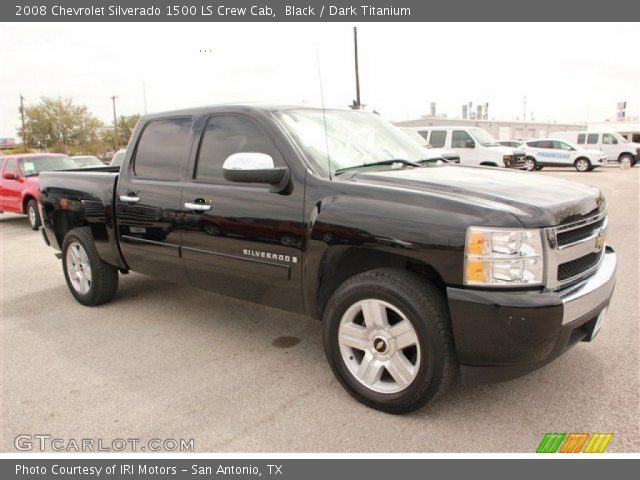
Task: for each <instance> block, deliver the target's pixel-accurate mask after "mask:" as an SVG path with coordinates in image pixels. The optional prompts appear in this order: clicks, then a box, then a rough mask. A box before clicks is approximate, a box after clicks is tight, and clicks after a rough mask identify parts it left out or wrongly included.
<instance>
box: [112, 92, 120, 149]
mask: <svg viewBox="0 0 640 480" xmlns="http://www.w3.org/2000/svg"><path fill="white" fill-rule="evenodd" d="M116 98H118V97H117V96H116V95H113V96H112V97H111V101H112V102H113V143H114V146H115V150H116V151H117V150H118V147H119V145H118V118H117V117H116Z"/></svg>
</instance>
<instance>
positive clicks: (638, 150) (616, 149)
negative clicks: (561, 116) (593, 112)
mask: <svg viewBox="0 0 640 480" xmlns="http://www.w3.org/2000/svg"><path fill="white" fill-rule="evenodd" d="M549 136H550V137H551V138H553V139H558V140H566V141H569V142H571V143H575V144H576V145H578V146H579V147H581V148H588V149H590V150H600V151H601V152H603V153H605V154H606V158H607V161H608V162H622V161H623V160H625V159H626V160H627V161H628V162H629V164H630V165H631V166H632V167H633V166H634V165H635V164H636V163H638V162H639V161H640V143H633V142H629V141H628V140H627V139H626V138H624V137H623V136H622V135H620V134H619V133H617V132H613V131H611V132H607V131H602V130H588V131H586V132H585V131H582V132H555V133H552V134H551V135H549Z"/></svg>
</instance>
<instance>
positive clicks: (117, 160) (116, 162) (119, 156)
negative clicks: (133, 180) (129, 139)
mask: <svg viewBox="0 0 640 480" xmlns="http://www.w3.org/2000/svg"><path fill="white" fill-rule="evenodd" d="M125 153H126V151H125V150H120V151H118V152H117V153H116V154H115V155H114V156H113V158H112V159H111V162H110V163H109V165H111V166H112V167H121V166H122V161H123V160H124V154H125Z"/></svg>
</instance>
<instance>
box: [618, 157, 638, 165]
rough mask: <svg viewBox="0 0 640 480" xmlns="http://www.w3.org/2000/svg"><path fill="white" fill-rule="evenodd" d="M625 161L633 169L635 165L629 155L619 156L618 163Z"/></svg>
mask: <svg viewBox="0 0 640 480" xmlns="http://www.w3.org/2000/svg"><path fill="white" fill-rule="evenodd" d="M625 160H626V161H627V162H629V166H631V167H633V166H634V165H635V164H636V161H635V160H634V158H633V157H632V156H631V155H627V154H625V155H621V156H620V163H623V162H624V161H625Z"/></svg>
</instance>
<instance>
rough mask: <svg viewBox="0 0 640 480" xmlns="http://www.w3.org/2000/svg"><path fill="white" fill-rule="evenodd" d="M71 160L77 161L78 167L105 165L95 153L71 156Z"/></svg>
mask: <svg viewBox="0 0 640 480" xmlns="http://www.w3.org/2000/svg"><path fill="white" fill-rule="evenodd" d="M71 160H73V161H74V162H76V164H77V165H78V168H93V167H102V166H103V165H104V163H102V161H101V160H100V159H99V158H98V157H96V156H94V155H76V156H73V157H71Z"/></svg>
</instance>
